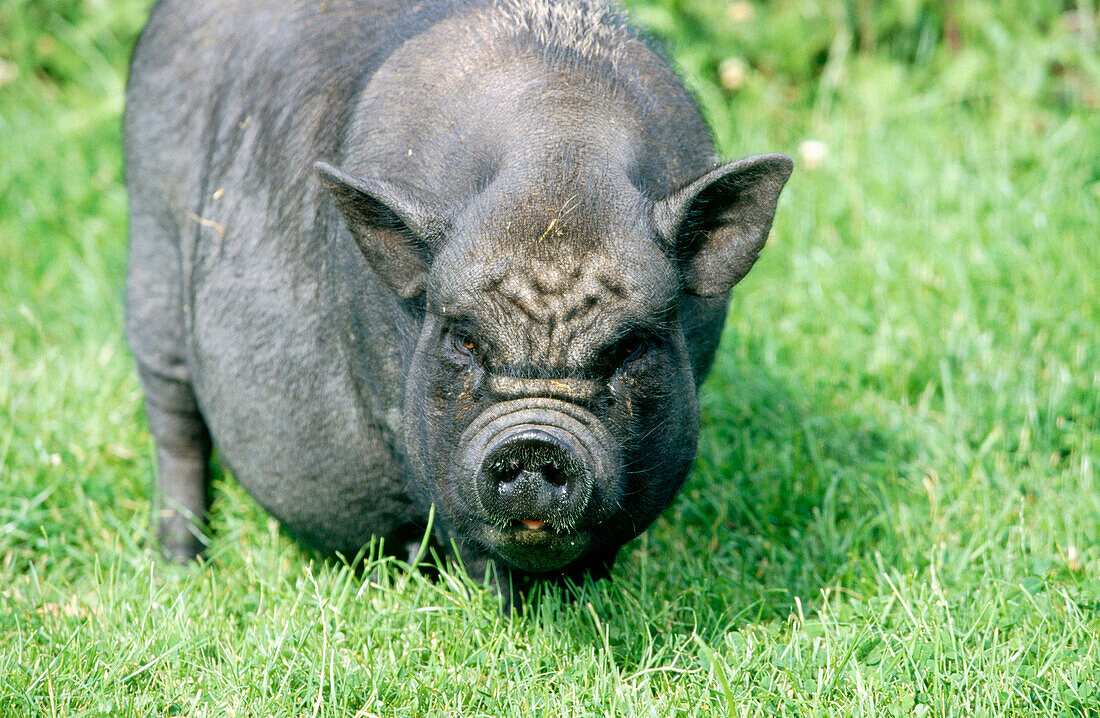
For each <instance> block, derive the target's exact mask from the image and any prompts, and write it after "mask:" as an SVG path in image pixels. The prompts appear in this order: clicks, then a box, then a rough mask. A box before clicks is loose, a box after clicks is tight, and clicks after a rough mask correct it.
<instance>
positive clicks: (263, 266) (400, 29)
mask: <svg viewBox="0 0 1100 718" xmlns="http://www.w3.org/2000/svg"><path fill="white" fill-rule="evenodd" d="M439 7H442V6H440V5H439V4H436V5H435V6H433V9H432V12H438V8H439ZM429 15H430V13H429V12H428V11H427V10H425V9H424V8H423V7H421V6H420V5H418V4H415V3H408V2H402V1H401V0H372V1H371V2H354V1H349V0H336V1H330V2H325V3H304V2H290V1H288V0H271V1H268V0H263V1H261V2H251V1H250V2H224V0H211V1H209V2H195V0H167V1H166V2H161V3H159V4H158V5H157V7H156V8H155V9H154V11H153V14H152V17H151V19H150V22H149V24H148V25H147V27H146V30H145V31H144V33H143V34H142V37H141V39H140V40H139V43H138V46H137V48H136V49H135V53H134V59H133V62H132V67H131V76H130V78H131V79H130V82H129V85H128V88H127V110H126V118H125V134H126V170H127V182H128V186H129V190H130V195H131V214H132V220H131V222H132V225H131V226H132V231H131V243H132V246H131V266H130V278H129V293H130V298H129V304H130V309H129V313H130V315H131V328H130V331H129V334H130V342H131V345H132V347H133V349H134V353H135V355H136V356H137V358H138V361H139V362H142V361H143V359H145V360H147V361H148V362H155V361H156V358H157V357H158V356H161V355H163V354H164V352H165V346H164V344H165V341H166V337H170V338H171V339H169V340H168V341H172V342H176V343H178V344H179V345H178V346H172V347H170V349H171V351H172V352H175V353H178V354H179V355H180V356H181V358H182V360H183V361H184V363H185V364H186V372H185V374H186V376H187V379H188V380H189V382H190V384H191V385H192V387H193V390H194V393H195V396H196V398H197V400H198V403H199V406H200V408H201V411H202V414H203V417H204V418H205V420H206V422H207V424H208V426H209V428H210V431H211V434H212V436H213V437H214V440H215V443H216V444H217V446H218V449H219V452H220V454H221V457H222V458H223V460H224V461H225V462H226V463H227V464H228V465H229V466H230V467H231V468H232V470H233V472H234V474H235V475H236V476H237V478H238V479H239V480H240V481H241V483H242V484H243V485H245V487H246V488H247V489H248V490H249V492H250V493H252V495H253V496H255V497H256V498H257V499H258V500H259V501H260V502H261V503H263V504H264V505H265V506H266V507H267V508H268V509H269V510H270V511H271V512H272V513H273V514H274V515H276V516H277V517H279V518H280V519H281V520H283V522H284V523H285V524H286V525H287V526H288V527H289V528H290V529H291V530H292V531H293V532H295V533H297V534H299V535H301V536H302V537H303V538H305V539H306V540H307V541H309V542H310V543H313V544H315V545H319V546H322V547H325V548H332V549H339V550H345V551H349V550H350V551H354V550H355V549H357V548H358V547H359V546H361V545H363V544H364V543H365V542H366V540H368V539H369V537H370V536H371V535H372V534H378V535H385V534H387V533H389V532H390V531H391V530H393V529H394V528H395V527H397V526H399V525H400V524H401V523H403V522H405V521H408V520H409V518H410V513H411V512H412V511H413V509H412V508H411V507H409V506H408V505H407V501H408V499H407V497H406V496H405V494H404V489H405V486H404V482H403V481H402V480H401V476H402V473H403V467H401V466H400V465H398V459H396V458H395V456H394V454H395V452H394V443H395V441H396V438H395V436H394V431H393V429H394V428H395V426H396V425H397V424H398V423H399V421H400V415H399V407H400V399H401V397H400V394H401V383H400V378H399V377H400V366H401V357H400V356H399V351H400V346H401V338H400V334H401V332H402V331H405V330H406V328H405V327H403V326H401V325H400V316H399V315H400V314H401V312H400V308H399V307H398V306H396V302H395V298H394V297H393V296H392V294H390V293H388V292H387V291H386V290H385V289H383V288H382V287H381V286H379V285H378V280H377V279H376V278H375V277H374V276H373V274H372V273H370V272H369V270H367V268H366V264H365V261H364V260H363V258H362V256H361V255H360V254H359V252H358V250H357V249H356V248H355V246H354V244H353V243H351V242H340V241H337V240H338V239H339V237H337V236H335V228H334V227H333V222H334V221H335V219H336V218H335V217H326V216H320V214H321V213H320V212H319V210H318V208H319V207H321V206H323V203H322V202H321V199H322V198H321V197H320V196H319V187H318V184H317V182H316V180H315V179H314V178H313V176H312V164H313V162H314V161H316V160H317V159H323V158H330V157H332V156H334V154H335V153H336V148H337V146H338V145H339V142H340V137H341V133H342V131H343V127H344V124H345V122H346V119H347V115H348V112H349V106H348V105H349V103H351V102H352V101H353V100H354V97H355V93H356V89H357V88H358V86H359V85H360V84H361V83H362V82H363V81H364V79H365V78H366V77H369V75H370V73H371V71H372V69H373V67H376V66H377V65H378V64H379V63H380V62H381V61H383V60H384V58H385V56H386V55H387V54H388V52H389V51H390V50H391V49H392V48H393V47H396V46H398V45H399V44H400V42H401V37H402V35H404V34H408V33H415V32H416V31H417V26H418V25H423V24H430V22H431V18H430V17H429ZM333 265H340V266H344V267H347V269H346V270H345V271H343V272H333V271H331V268H332V266H333ZM166 293H168V294H173V295H175V296H176V297H177V299H176V300H174V301H178V304H179V306H178V318H179V322H180V324H181V326H180V327H164V326H163V324H164V322H165V317H164V312H163V311H161V309H160V307H159V305H160V304H161V302H160V297H162V296H163V295H164V294H166ZM154 310H155V311H157V312H159V313H160V316H152V314H153V312H154ZM145 314H149V315H150V316H144V315H145ZM171 319H172V318H171V317H169V318H168V321H171ZM158 323H159V324H160V325H161V326H158ZM349 509H350V510H349ZM349 516H351V517H353V518H352V519H350V520H349V518H348V517H349Z"/></svg>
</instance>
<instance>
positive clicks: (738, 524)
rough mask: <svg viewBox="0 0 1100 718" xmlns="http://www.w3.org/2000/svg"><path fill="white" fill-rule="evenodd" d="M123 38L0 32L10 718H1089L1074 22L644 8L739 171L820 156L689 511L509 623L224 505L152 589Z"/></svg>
mask: <svg viewBox="0 0 1100 718" xmlns="http://www.w3.org/2000/svg"><path fill="white" fill-rule="evenodd" d="M148 4H149V3H148V2H146V0H119V1H118V2H112V3H107V2H105V0H84V1H83V2H78V1H77V0H50V1H49V2H44V3H43V2H37V1H32V0H8V2H6V3H4V4H3V5H2V6H0V484H2V485H3V487H4V499H3V500H0V715H3V716H8V715H11V716H29V715H50V716H55V715H67V716H78V715H79V716H99V715H102V716H130V715H132V716H148V715H162V716H168V715H179V716H191V717H195V716H222V715H252V716H268V715H271V716H303V715H309V716H354V715H357V716H371V715H378V716H391V715H394V716H403V715H409V716H420V715H464V716H470V715H488V716H499V715H538V714H543V715H545V714H548V713H549V714H553V715H558V714H565V715H608V714H614V715H659V716H666V715H673V714H702V715H721V714H729V715H735V716H742V715H744V716H750V715H751V716H755V715H822V716H825V715H828V716H832V715H853V716H855V715H860V716H880V715H886V716H910V715H912V716H941V715H942V716H970V715H1012V716H1016V715H1034V716H1098V715H1100V685H1098V682H1100V484H1098V480H1097V473H1098V472H1097V465H1098V463H1100V426H1098V417H1100V292H1098V291H1097V286H1098V285H1097V279H1096V276H1097V270H1098V269H1100V242H1098V241H1097V237H1098V236H1100V112H1097V108H1098V93H1100V89H1098V88H1100V60H1098V59H1097V53H1096V49H1097V45H1096V27H1097V26H1096V23H1095V22H1090V21H1089V19H1088V18H1089V17H1090V13H1093V14H1095V10H1096V8H1095V4H1090V3H1089V2H1081V3H1079V4H1075V3H1067V4H1066V5H1065V6H1064V7H1062V6H1060V5H1059V3H1029V2H1026V1H1025V0H1019V1H1018V2H1015V3H1011V5H1012V7H1010V8H1008V9H1003V10H998V4H996V3H992V2H983V1H981V0H975V1H972V2H968V3H949V2H946V0H944V1H942V2H937V1H935V0H925V1H922V0H909V1H908V2H897V3H879V4H875V3H865V2H855V3H848V4H840V3H829V2H824V1H822V2H811V1H810V0H801V1H799V0H772V2H767V3H764V2H761V3H757V4H753V5H751V6H749V7H750V10H752V11H753V12H750V14H749V16H748V17H744V12H745V10H744V7H745V6H744V4H740V5H739V6H738V8H739V10H740V11H741V12H742V15H741V16H738V17H739V18H740V19H739V20H738V21H737V22H735V17H734V14H733V13H730V12H729V11H728V6H727V4H726V3H723V2H717V1H716V0H680V1H678V2H674V1H673V0H637V2H634V3H632V4H633V6H634V8H633V9H634V11H635V14H636V17H637V18H638V19H639V20H640V21H641V22H643V23H645V24H646V25H647V26H649V27H650V28H652V29H653V30H654V31H655V32H657V33H658V34H660V35H662V36H663V37H664V39H666V40H667V41H668V42H669V43H670V45H671V47H672V48H673V53H674V55H675V57H676V58H677V61H678V63H679V65H680V67H681V68H682V71H683V72H684V74H685V77H686V78H687V79H688V81H689V82H690V83H691V84H692V86H693V87H694V88H695V89H696V91H697V93H698V94H699V97H700V101H701V103H702V104H703V106H704V108H705V109H706V112H707V114H708V115H709V117H710V118H711V120H712V123H713V124H714V126H715V132H716V136H717V138H718V140H719V142H720V145H721V147H722V149H723V150H724V151H725V152H726V153H727V154H728V155H731V156H737V155H744V154H749V153H753V152H760V151H771V150H780V151H786V152H788V153H790V154H792V155H793V156H795V157H798V156H799V152H800V147H801V148H803V149H805V148H806V146H805V145H803V142H804V141H805V140H807V139H813V140H817V141H819V142H821V143H824V146H825V147H826V148H827V150H828V151H827V155H826V156H825V158H824V159H823V160H821V161H820V164H819V165H818V166H816V167H811V166H810V164H811V163H810V162H807V161H803V162H802V163H801V167H800V168H799V169H798V170H797V171H796V173H795V175H794V176H793V178H792V180H791V183H790V185H789V186H788V189H787V190H786V192H785V194H784V198H783V201H782V203H781V207H780V211H779V215H778V218H777V222H776V226H775V229H774V232H773V238H772V242H771V244H770V245H769V248H768V250H767V251H766V253H765V256H764V259H763V260H762V261H761V262H760V263H759V264H758V265H757V268H756V269H754V271H753V273H752V274H751V275H750V277H749V278H748V279H747V280H746V281H745V283H744V284H743V285H742V286H741V287H740V288H739V289H738V291H737V292H736V296H735V300H734V303H733V307H732V310H731V314H730V322H729V325H728V330H727V333H726V336H725V337H724V344H723V352H722V354H721V356H720V358H719V360H718V362H717V365H716V367H715V370H714V374H713V376H712V378H711V379H710V381H709V382H708V384H707V385H706V387H705V390H704V392H703V396H702V405H703V410H704V423H705V426H704V430H703V435H702V438H701V443H700V454H699V460H698V463H697V467H696V470H695V472H694V474H693V476H692V477H691V478H690V479H689V482H688V484H687V486H686V488H685V490H684V492H683V494H682V495H681V496H680V497H679V499H678V500H677V501H676V503H675V504H674V506H673V507H672V509H671V510H670V511H669V512H668V513H667V514H666V516H665V517H664V518H662V519H661V520H660V521H659V522H658V523H657V524H656V525H655V526H654V527H653V529H652V530H651V531H650V532H649V533H648V534H647V535H646V536H644V537H642V538H640V539H638V540H636V541H635V542H633V543H631V544H629V545H628V546H627V547H626V548H625V549H624V551H623V554H622V558H621V560H620V563H619V565H618V566H617V567H616V569H615V577H614V581H612V582H602V583H599V584H586V585H584V586H583V587H581V588H580V589H579V596H578V598H577V600H575V601H567V600H563V599H562V598H561V597H560V596H557V595H543V596H541V597H539V598H538V599H537V600H536V601H534V602H533V603H532V604H531V607H530V609H529V611H528V612H527V613H526V614H525V615H522V616H517V617H514V618H505V617H503V616H502V615H501V614H500V612H499V611H498V610H497V609H496V605H495V602H494V599H493V597H492V596H491V595H489V593H488V592H487V591H486V590H485V589H484V588H482V587H480V586H479V585H478V584H477V583H476V582H474V581H471V580H470V579H469V578H467V577H466V576H464V575H463V574H462V572H461V571H457V570H449V571H447V572H445V573H444V575H443V578H442V579H441V580H440V581H438V582H435V583H433V582H431V581H429V580H427V579H426V578H424V577H423V576H421V575H419V574H415V573H409V572H407V571H406V570H405V569H404V567H402V566H401V565H400V564H398V563H396V562H394V561H392V560H372V561H371V563H370V570H368V571H366V572H365V573H363V574H358V573H356V572H354V571H350V570H348V569H347V568H345V567H342V566H341V565H339V564H337V563H333V562H326V561H323V560H320V559H318V558H317V557H316V556H314V555H312V554H310V553H309V552H308V551H305V550H303V549H302V548H300V547H298V546H297V545H295V544H294V543H293V542H292V541H290V540H289V539H287V538H286V537H284V536H283V535H282V534H281V533H280V532H279V531H278V528H277V526H276V525H275V524H274V522H273V521H272V520H271V519H269V518H267V517H266V516H265V515H264V513H263V512H262V510H260V509H259V508H258V507H257V506H256V505H255V504H254V503H253V502H252V501H251V500H250V499H249V498H248V497H247V495H245V494H244V493H243V491H242V490H241V489H240V488H239V487H238V486H236V485H235V484H234V483H233V482H232V481H231V480H229V479H223V480H220V481H219V482H218V486H217V493H216V503H215V507H214V512H213V523H214V526H213V537H214V538H213V544H212V546H211V550H210V555H209V562H208V563H207V564H206V565H204V566H192V567H187V568H174V567H171V566H167V565H164V564H163V563H161V562H160V561H159V560H158V559H157V558H156V557H155V554H154V552H153V551H152V549H151V539H150V534H149V523H150V517H149V510H148V498H149V493H150V483H151V481H152V477H153V459H152V445H151V440H150V437H149V434H148V430H147V427H146V425H145V421H144V416H143V413H142V409H141V395H140V391H139V388H138V383H137V379H136V376H135V374H134V371H133V368H132V365H131V360H130V357H129V355H128V352H127V350H126V348H125V343H124V341H123V338H122V335H121V329H120V327H121V313H122V311H121V296H122V285H123V272H124V266H125V245H126V236H125V235H126V230H125V227H126V225H125V215H126V209H125V192H124V189H123V186H122V177H121V163H120V152H119V114H120V112H121V109H122V88H123V77H124V72H125V63H126V58H127V56H128V52H129V48H130V47H131V45H132V43H133V39H134V37H135V34H136V32H137V31H138V30H139V28H140V26H141V23H142V22H143V20H144V17H145V15H146V13H147V10H148ZM731 56H735V57H738V58H740V59H741V61H742V64H741V67H743V68H744V69H745V72H744V73H743V75H742V77H741V78H740V85H739V86H738V87H736V88H735V89H730V88H728V87H725V88H724V87H722V85H721V84H720V82H719V67H720V63H721V61H722V60H724V59H726V58H728V57H731ZM727 84H730V85H734V84H737V83H736V82H729V81H728V80H727Z"/></svg>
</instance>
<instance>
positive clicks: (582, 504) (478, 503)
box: [458, 397, 621, 573]
mask: <svg viewBox="0 0 1100 718" xmlns="http://www.w3.org/2000/svg"><path fill="white" fill-rule="evenodd" d="M459 445H460V446H461V447H463V448H462V449H461V450H460V452H459V456H458V462H459V466H458V469H459V472H460V475H461V476H463V477H466V479H465V480H464V481H462V482H461V483H462V484H463V485H464V486H465V487H466V490H464V491H463V492H462V493H463V494H464V496H465V498H466V501H465V503H466V504H467V505H468V506H469V509H470V510H471V512H472V513H473V514H474V515H475V516H476V519H477V521H478V522H479V523H480V525H481V530H480V531H479V532H478V533H480V536H479V538H480V539H481V543H482V544H483V545H485V547H486V548H488V549H489V550H490V551H491V552H492V553H493V554H496V555H497V556H498V557H499V558H501V559H503V560H504V561H505V562H506V563H508V564H510V565H512V566H514V567H516V568H519V569H521V570H524V571H529V572H532V573H542V572H546V571H553V570H556V569H559V568H562V567H563V566H565V565H567V564H568V563H570V562H571V561H573V560H574V559H576V558H577V557H578V556H580V555H581V554H582V553H583V552H584V551H585V549H587V548H588V546H589V544H590V543H591V540H592V534H591V533H590V531H591V529H592V527H595V526H598V525H599V523H600V521H602V520H603V519H605V518H606V517H607V516H608V515H609V514H610V513H612V512H613V511H614V509H615V508H616V507H617V505H618V502H619V497H620V492H621V490H620V488H619V481H618V466H619V465H620V464H619V461H618V460H617V459H618V447H617V443H616V442H615V441H614V439H613V437H612V436H611V434H610V432H609V431H608V430H607V429H606V427H604V426H603V424H602V423H601V422H600V421H599V420H598V419H597V418H596V417H595V416H593V415H592V414H591V413H589V412H588V411H587V410H585V409H583V408H582V407H579V406H577V405H575V404H570V403H568V402H564V401H560V400H557V399H548V398H541V397H538V398H525V399H514V400H511V401H505V402H500V403H497V404H494V405H492V406H490V407H489V408H488V409H486V410H485V411H484V412H482V413H481V414H480V415H479V416H478V417H477V418H475V419H474V420H473V421H472V422H471V423H470V425H469V426H468V427H467V428H466V430H465V431H464V432H463V435H462V437H461V439H460V444H459Z"/></svg>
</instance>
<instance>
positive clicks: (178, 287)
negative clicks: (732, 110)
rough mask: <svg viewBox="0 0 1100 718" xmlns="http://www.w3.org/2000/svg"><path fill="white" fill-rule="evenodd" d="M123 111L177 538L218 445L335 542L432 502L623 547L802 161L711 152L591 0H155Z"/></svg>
mask: <svg viewBox="0 0 1100 718" xmlns="http://www.w3.org/2000/svg"><path fill="white" fill-rule="evenodd" d="M125 140H126V147H125V150H126V174H127V182H128V186H129V192H130V203H131V255H130V264H129V279H128V294H129V300H128V305H129V308H128V319H127V331H128V335H129V340H130V345H131V347H132V348H133V353H134V355H135V357H136V359H137V365H138V370H139V374H140V377H141V380H142V384H143V387H144V390H145V396H146V410H147V414H148V419H149V425H150V427H151V430H152V434H153V436H154V438H155V441H156V456H157V464H158V470H159V476H160V482H159V485H160V492H159V495H160V496H161V499H160V500H161V502H162V503H161V506H162V508H163V511H161V514H162V519H161V522H160V532H159V533H160V540H161V542H162V547H163V549H164V550H165V551H166V552H167V553H168V554H170V555H172V556H175V557H193V556H195V555H196V554H197V553H198V552H199V551H200V549H201V548H202V542H201V541H200V540H199V536H200V535H201V521H202V518H203V516H204V514H205V512H206V510H207V501H208V498H207V483H208V480H209V473H210V469H209V462H210V458H211V451H212V448H213V447H217V449H218V452H219V455H220V458H221V460H222V461H223V462H224V464H225V465H227V466H228V467H229V468H230V469H231V470H232V473H233V475H234V476H236V478H237V479H238V480H239V481H240V482H241V484H243V485H244V487H245V488H246V489H247V490H248V491H249V493H250V494H251V495H252V496H254V497H255V498H256V499H257V500H258V501H259V502H260V503H261V504H262V505H263V506H264V507H266V509H267V510H268V511H270V512H271V513H272V514H273V515H274V516H276V517H277V518H278V519H279V521H281V522H282V524H283V525H284V526H285V527H286V528H287V529H288V530H289V531H290V532H291V533H292V534H294V535H296V536H297V537H299V538H300V539H301V540H303V541H305V542H307V543H309V544H312V545H314V546H316V547H319V548H320V549H322V550H325V551H331V552H343V553H344V554H346V555H354V554H355V553H356V552H357V551H359V550H360V549H361V548H362V547H363V546H365V545H367V544H368V543H369V542H370V541H371V538H372V537H379V538H382V539H383V540H384V542H385V543H386V545H389V546H393V545H395V544H396V545H404V544H406V543H408V542H409V541H411V540H413V539H419V538H420V537H421V536H422V535H423V532H424V527H425V526H426V525H427V523H428V517H429V514H430V513H431V512H432V511H433V507H434V517H435V518H434V528H433V533H432V535H433V537H434V540H435V541H437V542H438V544H439V545H440V546H441V547H443V549H444V550H451V548H452V547H453V549H454V550H455V551H457V554H458V556H459V557H460V558H461V560H462V561H463V563H464V564H465V566H466V567H467V569H468V570H470V571H471V573H473V574H475V575H477V574H478V573H479V572H485V573H490V574H494V575H498V576H503V577H505V578H509V577H513V576H512V572H519V573H517V574H515V575H514V577H515V578H521V577H523V576H526V575H530V574H538V575H554V576H562V575H574V574H576V573H577V572H581V571H594V572H596V573H597V574H602V573H605V572H606V570H607V569H608V568H609V567H610V565H611V562H612V561H613V560H614V557H615V554H616V552H617V551H618V550H619V548H620V547H621V546H622V545H623V544H624V543H625V542H626V541H628V540H630V539H631V538H632V537H634V536H636V535H638V534H639V533H640V532H641V531H643V530H644V529H645V528H646V527H647V526H649V525H650V523H651V522H652V521H653V520H654V519H655V518H656V517H657V516H658V515H659V514H660V513H661V511H663V510H664V509H665V508H666V507H667V506H668V505H669V503H670V502H671V500H672V498H673V496H674V495H675V494H676V492H677V490H678V489H679V488H680V486H681V484H682V483H683V481H684V478H685V476H686V474H687V472H688V470H689V468H690V466H691V463H692V459H693V456H694V453H695V445H696V440H697V435H698V425H699V414H698V404H697V400H696V389H697V387H698V385H699V383H700V382H701V381H702V379H703V378H704V377H705V375H706V373H707V371H708V369H709V367H710V364H711V359H712V358H713V355H714V351H715V348H716V345H717V343H718V337H719V334H720V332H721V329H722V324H723V321H724V317H725V312H726V306H727V302H728V296H729V294H728V293H729V290H730V288H731V287H732V286H733V285H734V284H736V283H737V282H738V281H739V280H740V279H741V278H742V277H744V276H745V273H746V272H748V271H749V268H750V267H752V265H753V262H754V261H756V258H757V256H758V254H759V252H760V250H761V248H762V247H763V246H764V242H765V240H766V238H767V235H768V232H769V230H770V228H771V224H772V217H773V214H774V212H775V206H776V201H777V199H778V197H779V193H780V190H781V189H782V187H783V185H784V183H785V181H786V180H787V177H788V175H789V174H790V171H791V161H790V159H789V158H787V157H785V156H783V155H778V154H770V155H760V156H755V157H750V158H748V159H742V160H738V161H736V162H732V163H726V164H723V163H720V162H719V160H718V157H717V155H716V153H715V149H714V145H713V143H712V141H711V138H710V136H709V134H708V130H707V127H706V125H705V123H704V121H703V119H702V117H701V116H700V113H699V111H698V109H697V107H696V106H695V104H694V102H693V100H692V98H691V96H690V95H689V93H688V92H687V91H686V90H685V89H684V87H683V86H682V84H681V83H680V81H679V80H678V78H677V76H676V75H675V73H674V72H673V71H672V70H671V69H670V68H669V66H668V64H667V63H666V62H665V61H664V60H663V59H662V58H661V56H660V54H659V53H657V52H655V51H654V49H653V48H652V47H651V46H650V44H648V43H647V41H646V40H645V39H644V38H643V37H642V36H641V35H640V33H639V32H638V31H636V30H634V29H632V28H631V26H630V25H629V24H628V23H627V22H626V21H625V20H624V19H623V17H622V15H621V13H620V12H619V11H617V10H615V9H614V8H612V7H609V6H608V5H607V4H605V3H604V2H600V1H599V0H423V1H420V2H410V1H409V0H311V1H308V2H307V1H306V0H163V1H162V2H160V3H158V4H157V6H156V8H155V9H154V10H153V13H152V17H151V19H150V21H149V23H148V25H147V27H146V28H145V30H144V32H143V33H142V35H141V38H140V40H139V42H138V45H137V48H136V50H135V53H134V59H133V64H132V71H131V74H130V80H129V85H128V89H127V106H126V117H125ZM490 565H495V567H496V569H495V570H493V571H488V569H489V567H490ZM498 580H499V579H498Z"/></svg>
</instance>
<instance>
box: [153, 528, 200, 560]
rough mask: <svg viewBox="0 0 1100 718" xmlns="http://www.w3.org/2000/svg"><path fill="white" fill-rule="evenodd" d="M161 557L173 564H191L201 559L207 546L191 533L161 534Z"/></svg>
mask: <svg viewBox="0 0 1100 718" xmlns="http://www.w3.org/2000/svg"><path fill="white" fill-rule="evenodd" d="M159 543H160V555H161V556H163V557H164V558H166V559H168V560H169V561H171V562H172V563H178V564H189V563H191V562H192V561H194V560H195V559H197V558H198V557H199V555H200V554H201V553H202V551H203V549H205V548H206V544H205V543H204V542H203V541H202V539H200V538H199V537H198V536H196V535H195V534H193V533H191V532H190V531H184V532H171V533H167V532H161V533H160V535H159Z"/></svg>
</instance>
